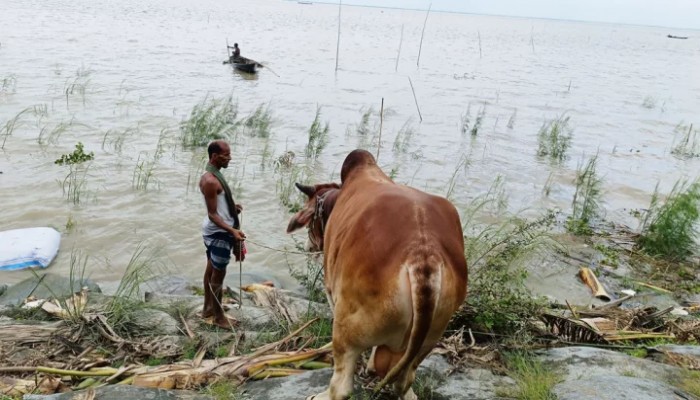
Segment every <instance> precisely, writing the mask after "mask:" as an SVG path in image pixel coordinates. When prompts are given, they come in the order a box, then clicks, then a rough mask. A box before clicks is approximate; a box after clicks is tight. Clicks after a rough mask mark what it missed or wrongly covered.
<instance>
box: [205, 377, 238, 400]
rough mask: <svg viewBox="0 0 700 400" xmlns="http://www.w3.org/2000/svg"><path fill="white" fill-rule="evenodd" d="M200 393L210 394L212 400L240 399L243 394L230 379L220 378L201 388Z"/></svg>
mask: <svg viewBox="0 0 700 400" xmlns="http://www.w3.org/2000/svg"><path fill="white" fill-rule="evenodd" d="M201 392H202V394H205V395H208V396H211V397H213V398H214V400H241V399H243V398H244V396H243V394H242V393H240V392H239V391H238V385H237V384H236V383H235V382H234V381H231V380H226V379H220V380H219V381H217V382H216V383H214V384H212V385H209V386H207V387H205V388H203V389H202V390H201Z"/></svg>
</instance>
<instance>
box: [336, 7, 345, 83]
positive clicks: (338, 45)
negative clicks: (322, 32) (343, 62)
mask: <svg viewBox="0 0 700 400" xmlns="http://www.w3.org/2000/svg"><path fill="white" fill-rule="evenodd" d="M342 9H343V0H340V1H339V2H338V44H337V45H336V46H335V70H336V71H337V70H338V55H339V54H340V11H341V10H342Z"/></svg>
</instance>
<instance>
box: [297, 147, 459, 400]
mask: <svg viewBox="0 0 700 400" xmlns="http://www.w3.org/2000/svg"><path fill="white" fill-rule="evenodd" d="M341 180H342V187H341V188H340V189H338V187H337V186H333V185H332V184H324V185H316V186H314V187H309V186H302V185H297V187H299V189H300V190H302V192H304V193H305V194H306V195H308V196H309V201H308V202H307V204H306V206H305V207H304V209H302V210H301V211H299V212H298V213H297V214H296V215H295V216H294V217H293V218H292V220H291V221H290V223H289V226H288V228H287V231H288V232H291V231H293V230H295V229H298V228H300V227H303V226H307V225H308V226H309V238H310V242H311V244H312V245H315V246H313V247H317V246H322V248H323V253H324V262H323V270H324V273H325V285H326V290H327V294H328V298H329V302H330V304H331V308H332V310H333V314H334V320H333V358H334V360H335V367H334V368H335V370H334V372H333V377H332V378H331V383H330V388H329V389H328V390H326V391H325V392H323V393H321V394H318V395H316V396H310V397H308V398H307V399H318V400H326V399H330V400H340V399H347V398H349V397H350V395H351V393H352V389H353V376H354V373H355V365H356V363H357V360H358V358H359V356H360V354H361V353H362V352H363V351H364V350H367V349H369V348H373V347H374V349H373V352H372V356H371V358H370V365H369V366H368V368H369V369H370V370H374V371H376V373H377V374H378V375H379V376H380V377H383V379H382V381H381V382H380V383H379V385H378V387H377V390H379V389H381V388H382V387H383V386H384V385H386V384H388V383H393V385H394V390H395V392H396V394H397V395H398V396H399V397H400V398H401V399H415V398H416V395H415V394H414V393H413V390H412V389H411V385H412V384H413V380H414V378H415V372H416V369H417V368H418V365H419V364H420V363H421V361H422V360H423V359H424V358H425V357H426V356H427V355H428V354H429V353H430V351H431V350H432V349H433V347H434V346H435V344H436V343H437V342H438V340H439V339H440V337H441V336H442V334H443V333H444V331H445V328H446V327H447V323H448V322H449V320H450V318H451V317H452V314H453V313H454V312H455V311H456V310H457V308H458V307H459V306H460V304H462V302H463V301H464V298H465V296H466V291H467V262H466V260H465V257H464V238H463V236H462V226H461V223H460V221H459V215H458V214H457V211H456V210H455V208H454V206H453V205H452V204H451V203H450V202H449V201H447V200H446V199H444V198H442V197H437V196H433V195H430V194H427V193H424V192H421V191H419V190H416V189H413V188H410V187H407V186H403V185H398V184H395V183H394V182H393V181H392V180H391V179H390V178H389V177H388V176H386V174H384V172H382V170H381V169H380V168H379V167H378V166H377V164H376V161H375V159H374V157H373V156H372V154H370V153H369V152H367V151H364V150H355V151H353V152H351V153H350V154H349V155H348V156H347V158H346V159H345V162H344V163H343V167H342V170H341Z"/></svg>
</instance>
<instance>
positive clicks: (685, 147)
mask: <svg viewBox="0 0 700 400" xmlns="http://www.w3.org/2000/svg"><path fill="white" fill-rule="evenodd" d="M676 132H681V139H680V140H679V141H678V143H676V145H675V146H674V147H673V150H671V154H673V155H675V156H677V157H682V158H694V157H700V134H698V130H697V129H696V130H693V124H690V126H687V127H686V126H683V125H678V126H677V127H676Z"/></svg>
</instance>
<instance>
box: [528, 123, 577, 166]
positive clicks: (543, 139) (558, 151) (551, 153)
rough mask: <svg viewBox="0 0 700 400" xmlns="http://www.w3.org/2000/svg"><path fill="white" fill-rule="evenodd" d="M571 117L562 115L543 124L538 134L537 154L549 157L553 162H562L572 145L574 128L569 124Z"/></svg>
mask: <svg viewBox="0 0 700 400" xmlns="http://www.w3.org/2000/svg"><path fill="white" fill-rule="evenodd" d="M569 121H570V117H568V116H566V115H562V116H560V117H558V118H556V119H553V120H549V121H547V122H545V123H544V124H542V127H541V128H540V131H539V133H538V135H537V142H538V146H537V156H538V157H548V158H549V160H550V161H551V162H562V161H564V160H565V159H566V158H567V154H566V152H567V151H568V150H569V147H570V146H571V139H572V137H573V135H572V132H573V130H572V129H571V127H570V126H569Z"/></svg>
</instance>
